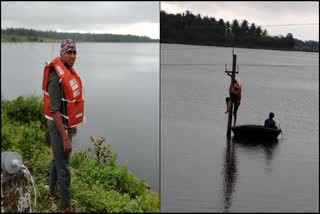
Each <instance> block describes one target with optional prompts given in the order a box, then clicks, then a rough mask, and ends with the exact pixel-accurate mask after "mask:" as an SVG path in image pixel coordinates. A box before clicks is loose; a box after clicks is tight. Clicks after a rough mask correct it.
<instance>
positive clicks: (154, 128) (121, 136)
mask: <svg viewBox="0 0 320 214" xmlns="http://www.w3.org/2000/svg"><path fill="white" fill-rule="evenodd" d="M77 51H78V55H77V60H76V63H75V65H74V68H75V69H76V71H77V72H78V73H79V75H80V77H81V78H82V80H83V82H84V93H85V94H84V95H85V102H86V103H85V113H86V123H85V125H80V126H79V128H78V135H77V136H76V138H74V141H73V142H74V143H73V144H74V148H75V150H80V149H81V150H82V149H86V148H89V147H90V146H92V145H91V143H90V142H89V139H90V136H92V135H93V136H98V137H105V138H106V139H107V143H109V144H111V148H112V149H113V150H114V151H115V152H117V153H118V157H119V163H121V164H122V163H127V165H128V168H129V169H130V170H131V171H133V172H134V173H135V174H137V175H138V176H139V177H141V178H143V179H144V180H145V181H146V183H148V184H149V185H150V187H151V188H152V189H153V190H154V191H158V192H159V44H156V43H152V44H141V43H139V44H138V43H110V44H109V43H78V44H77ZM1 52H2V54H1V93H2V95H3V96H4V97H5V98H8V99H14V98H16V97H17V96H20V95H30V94H36V95H41V96H42V94H41V91H42V89H41V84H42V76H43V66H44V63H45V61H50V60H52V59H53V58H54V57H55V56H57V54H58V53H59V44H58V43H52V44H50V43H19V44H14V43H1Z"/></svg>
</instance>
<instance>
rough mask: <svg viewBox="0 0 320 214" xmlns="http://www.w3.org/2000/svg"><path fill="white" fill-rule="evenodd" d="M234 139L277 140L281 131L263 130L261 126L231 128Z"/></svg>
mask: <svg viewBox="0 0 320 214" xmlns="http://www.w3.org/2000/svg"><path fill="white" fill-rule="evenodd" d="M231 130H232V132H233V134H234V137H236V138H245V139H263V140H264V139H265V140H268V139H277V137H278V136H279V134H280V133H281V132H282V130H281V129H271V128H265V127H264V126H262V125H240V126H235V127H232V128H231Z"/></svg>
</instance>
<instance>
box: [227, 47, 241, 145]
mask: <svg viewBox="0 0 320 214" xmlns="http://www.w3.org/2000/svg"><path fill="white" fill-rule="evenodd" d="M236 63H237V55H235V54H234V49H232V71H227V65H226V69H225V72H226V73H227V74H228V75H229V76H230V77H231V85H233V83H234V80H235V77H236V73H238V72H237V71H236ZM229 94H230V93H229ZM231 99H232V97H231V96H230V108H229V114H228V127H227V139H228V140H230V138H231V124H232V111H233V100H231Z"/></svg>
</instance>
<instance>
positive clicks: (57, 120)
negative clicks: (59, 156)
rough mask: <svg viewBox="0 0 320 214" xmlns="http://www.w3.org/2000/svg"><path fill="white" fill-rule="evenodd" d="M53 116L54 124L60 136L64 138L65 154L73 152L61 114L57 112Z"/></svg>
mask: <svg viewBox="0 0 320 214" xmlns="http://www.w3.org/2000/svg"><path fill="white" fill-rule="evenodd" d="M51 114H52V117H53V122H54V124H55V125H56V127H57V129H58V131H59V134H60V136H61V137H62V141H63V148H64V151H65V152H71V150H72V144H71V142H70V139H69V137H68V135H67V132H66V129H65V128H64V125H63V122H62V118H61V114H60V112H59V111H56V112H54V113H51Z"/></svg>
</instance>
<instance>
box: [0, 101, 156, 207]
mask: <svg viewBox="0 0 320 214" xmlns="http://www.w3.org/2000/svg"><path fill="white" fill-rule="evenodd" d="M45 131H46V120H45V119H44V116H43V98H42V97H40V96H34V95H32V96H19V97H17V98H16V99H14V100H7V99H5V98H3V97H2V96H1V152H4V151H15V152H18V153H19V154H20V155H21V156H22V159H23V163H24V165H25V166H27V168H28V169H29V170H30V172H31V174H32V176H33V178H34V180H35V183H36V191H37V206H36V208H33V206H34V201H33V199H34V191H33V188H32V185H31V184H30V186H29V192H30V194H31V201H32V210H33V212H36V213H38V212H39V213H51V212H59V211H60V209H61V205H60V202H59V200H58V201H55V202H50V201H49V200H48V196H49V186H48V185H49V166H50V160H51V158H52V155H53V154H52V151H51V149H50V147H49V145H50V144H48V143H47V142H46V138H45ZM92 139H96V140H92ZM91 143H93V145H94V147H93V149H92V148H90V149H88V150H84V151H77V152H72V153H71V157H70V169H71V203H72V205H75V206H76V207H78V208H80V209H81V211H82V212H95V213H115V212H116V213H118V212H139V213H140V212H160V199H159V195H158V194H157V193H156V192H153V191H150V190H149V189H148V188H147V187H146V185H145V182H144V180H143V179H141V178H139V177H137V176H136V175H134V174H133V173H132V172H131V171H130V170H129V169H128V168H127V166H126V165H119V164H118V163H117V157H118V154H117V153H115V152H113V151H112V150H111V145H110V144H107V145H104V143H105V138H91Z"/></svg>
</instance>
